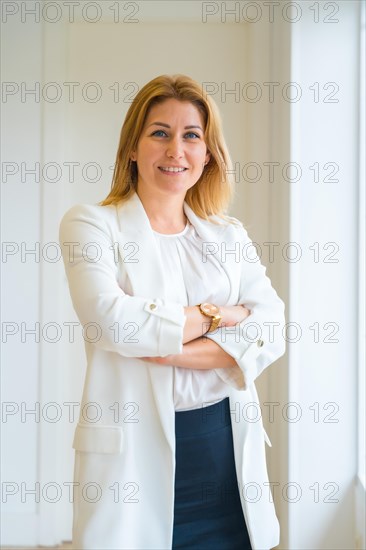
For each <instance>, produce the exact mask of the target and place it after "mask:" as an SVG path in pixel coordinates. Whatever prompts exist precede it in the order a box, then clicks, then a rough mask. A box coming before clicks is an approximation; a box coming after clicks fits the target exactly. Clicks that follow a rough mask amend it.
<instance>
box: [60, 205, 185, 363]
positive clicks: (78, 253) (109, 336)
mask: <svg viewBox="0 0 366 550" xmlns="http://www.w3.org/2000/svg"><path fill="white" fill-rule="evenodd" d="M99 208H100V207H99ZM59 242H60V246H61V251H62V257H63V261H64V266H65V272H66V276H67V280H68V284H69V290H70V296H71V300H72V304H73V306H74V309H75V312H76V314H77V316H78V318H79V321H80V323H81V324H82V326H83V327H84V328H85V325H87V326H88V327H89V329H88V330H87V331H86V330H84V338H85V334H88V333H90V334H93V339H90V340H87V339H86V338H85V339H86V340H87V341H88V342H91V343H92V344H93V345H95V346H98V347H100V348H103V349H105V350H109V351H114V352H116V353H119V354H120V355H123V356H126V357H145V356H151V357H157V356H165V355H169V354H175V353H182V351H183V327H184V324H185V320H186V317H185V315H184V308H183V305H181V304H179V303H175V302H169V301H166V300H165V299H162V298H159V297H156V296H151V297H142V296H130V295H128V294H126V293H125V292H124V291H123V290H122V289H121V287H120V286H119V284H118V279H117V276H118V269H119V266H118V260H116V259H115V252H114V249H113V237H112V232H111V230H110V229H108V223H107V222H106V221H105V219H104V218H103V217H102V216H101V215H100V214H98V212H97V210H96V207H95V206H93V205H85V204H84V205H76V206H74V207H72V208H71V209H70V210H68V211H67V212H66V214H65V215H64V216H63V218H62V220H61V222H60V227H59ZM93 254H94V256H93ZM94 335H95V337H94Z"/></svg>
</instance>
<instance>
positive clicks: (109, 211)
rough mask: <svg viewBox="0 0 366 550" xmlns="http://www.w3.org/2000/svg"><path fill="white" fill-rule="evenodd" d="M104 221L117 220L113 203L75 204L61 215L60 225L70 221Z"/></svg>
mask: <svg viewBox="0 0 366 550" xmlns="http://www.w3.org/2000/svg"><path fill="white" fill-rule="evenodd" d="M93 220H94V221H95V222H102V223H103V222H105V223H110V222H114V221H116V220H117V215H116V207H115V205H108V206H100V205H99V204H75V205H74V206H72V207H71V208H69V209H68V210H67V211H66V212H65V213H64V214H63V216H62V218H61V221H60V226H63V225H65V224H67V223H71V222H92V221H93Z"/></svg>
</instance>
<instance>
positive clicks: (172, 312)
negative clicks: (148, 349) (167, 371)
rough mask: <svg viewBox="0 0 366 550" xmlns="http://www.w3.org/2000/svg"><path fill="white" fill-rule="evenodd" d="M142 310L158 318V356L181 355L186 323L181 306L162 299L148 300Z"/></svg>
mask: <svg viewBox="0 0 366 550" xmlns="http://www.w3.org/2000/svg"><path fill="white" fill-rule="evenodd" d="M144 310H145V311H147V312H148V313H150V314H151V315H155V316H157V317H159V318H160V321H161V322H160V327H159V332H158V356H159V357H165V356H166V355H170V354H179V353H183V329H184V325H185V322H186V316H185V315H184V307H183V305H182V304H179V303H176V302H170V301H167V300H164V299H162V298H155V299H154V300H148V301H147V302H146V304H145V307H144Z"/></svg>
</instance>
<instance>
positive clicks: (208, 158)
mask: <svg viewBox="0 0 366 550" xmlns="http://www.w3.org/2000/svg"><path fill="white" fill-rule="evenodd" d="M210 159H211V153H210V152H209V151H207V153H206V157H205V166H206V164H208V163H209V162H210Z"/></svg>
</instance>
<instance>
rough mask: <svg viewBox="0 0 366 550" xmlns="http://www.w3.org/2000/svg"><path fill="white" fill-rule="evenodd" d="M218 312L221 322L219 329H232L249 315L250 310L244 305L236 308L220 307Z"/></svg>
mask: <svg viewBox="0 0 366 550" xmlns="http://www.w3.org/2000/svg"><path fill="white" fill-rule="evenodd" d="M220 312H221V315H222V320H221V323H220V324H219V328H220V327H223V326H227V327H234V326H235V325H236V324H237V323H241V322H242V321H244V319H246V318H247V317H248V316H249V315H250V310H249V309H248V308H246V307H245V305H244V304H242V305H238V306H220Z"/></svg>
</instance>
